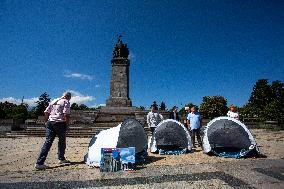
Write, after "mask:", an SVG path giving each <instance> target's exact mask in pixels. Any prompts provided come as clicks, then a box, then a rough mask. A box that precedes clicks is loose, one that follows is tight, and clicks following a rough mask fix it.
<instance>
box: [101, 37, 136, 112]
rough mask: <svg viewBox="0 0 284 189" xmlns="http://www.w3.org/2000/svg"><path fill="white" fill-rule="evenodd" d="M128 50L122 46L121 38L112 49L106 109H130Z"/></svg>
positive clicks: (125, 46)
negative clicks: (108, 95)
mask: <svg viewBox="0 0 284 189" xmlns="http://www.w3.org/2000/svg"><path fill="white" fill-rule="evenodd" d="M128 55H129V50H128V48H127V45H126V44H123V42H122V40H121V36H119V38H118V42H117V44H116V45H115V47H114V49H113V56H112V60H111V64H112V74H111V80H110V97H109V99H107V101H106V106H107V107H131V106H132V102H131V100H130V98H129V65H130V60H129V59H128Z"/></svg>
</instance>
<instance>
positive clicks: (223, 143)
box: [203, 117, 259, 158]
mask: <svg viewBox="0 0 284 189" xmlns="http://www.w3.org/2000/svg"><path fill="white" fill-rule="evenodd" d="M203 151H204V152H205V153H209V154H212V153H213V154H215V155H218V156H222V157H235V158H240V157H245V156H249V155H253V154H259V149H258V147H257V144H256V141H255V139H254V138H253V136H252V134H251V133H250V131H249V130H248V128H247V127H246V126H245V125H244V124H243V123H242V122H240V121H239V120H236V119H234V118H230V117H218V118H215V119H213V120H211V121H210V122H209V123H208V124H207V125H206V127H205V130H204V136H203Z"/></svg>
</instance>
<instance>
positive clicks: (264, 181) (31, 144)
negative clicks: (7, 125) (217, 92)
mask: <svg viewBox="0 0 284 189" xmlns="http://www.w3.org/2000/svg"><path fill="white" fill-rule="evenodd" d="M252 133H253V135H254V136H255V138H256V140H257V143H258V145H259V147H260V150H261V153H262V155H261V157H260V158H257V159H254V158H247V159H231V158H220V157H215V156H208V155H206V154H203V152H202V151H201V148H197V149H196V150H195V151H194V152H193V153H189V154H185V155H178V156H171V155H164V156H161V155H157V154H149V155H150V156H149V158H148V160H147V163H146V164H144V165H140V166H138V170H137V171H135V172H132V173H129V172H116V173H101V172H100V171H99V169H97V168H89V167H88V166H87V165H85V164H84V163H83V162H82V160H83V156H84V155H85V154H86V152H87V146H88V143H89V140H90V139H88V138H67V150H66V156H67V157H68V159H70V160H71V161H72V164H71V165H65V166H64V165H61V166H59V165H58V164H57V160H56V153H57V141H55V142H54V144H53V147H52V149H51V151H50V153H49V156H48V158H47V160H46V164H47V165H49V166H50V169H47V170H45V171H36V170H35V169H34V164H35V161H36V158H37V155H38V153H39V150H40V147H41V145H42V144H43V142H44V138H41V137H30V138H28V137H23V138H0V141H1V147H0V152H1V153H0V165H1V169H0V180H1V181H0V188H92V187H101V188H284V175H283V174H284V131H266V130H252Z"/></svg>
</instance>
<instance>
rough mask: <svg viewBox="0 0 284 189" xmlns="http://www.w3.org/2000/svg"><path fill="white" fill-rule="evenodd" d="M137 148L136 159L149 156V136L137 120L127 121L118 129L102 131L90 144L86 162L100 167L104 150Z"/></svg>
mask: <svg viewBox="0 0 284 189" xmlns="http://www.w3.org/2000/svg"><path fill="white" fill-rule="evenodd" d="M128 147H135V152H136V158H140V157H138V156H145V155H147V136H146V134H145V131H144V128H143V126H142V125H141V124H140V122H138V121H137V120H135V119H132V118H129V119H126V120H125V121H124V122H123V123H121V124H119V125H118V126H117V127H113V128H110V129H107V130H103V131H101V132H100V133H99V134H97V135H95V136H94V137H93V138H92V139H91V141H90V144H89V148H88V153H87V154H86V156H85V158H84V159H85V162H86V163H87V164H88V165H90V166H96V167H99V166H100V161H101V149H102V148H128Z"/></svg>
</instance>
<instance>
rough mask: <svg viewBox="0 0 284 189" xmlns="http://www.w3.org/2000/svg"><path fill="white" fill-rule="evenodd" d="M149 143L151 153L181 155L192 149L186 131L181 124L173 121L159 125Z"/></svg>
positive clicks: (169, 120) (165, 121)
mask: <svg viewBox="0 0 284 189" xmlns="http://www.w3.org/2000/svg"><path fill="white" fill-rule="evenodd" d="M149 143H150V145H149V146H150V150H151V152H153V153H155V152H159V153H160V154H181V153H185V152H187V151H190V150H191V148H192V143H191V137H190V135H189V132H188V130H187V129H186V128H185V127H184V125H183V124H181V123H180V122H178V121H176V120H173V119H167V120H164V121H162V122H161V123H159V124H158V126H157V128H156V129H155V131H154V133H153V136H152V137H151V138H150V139H149Z"/></svg>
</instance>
